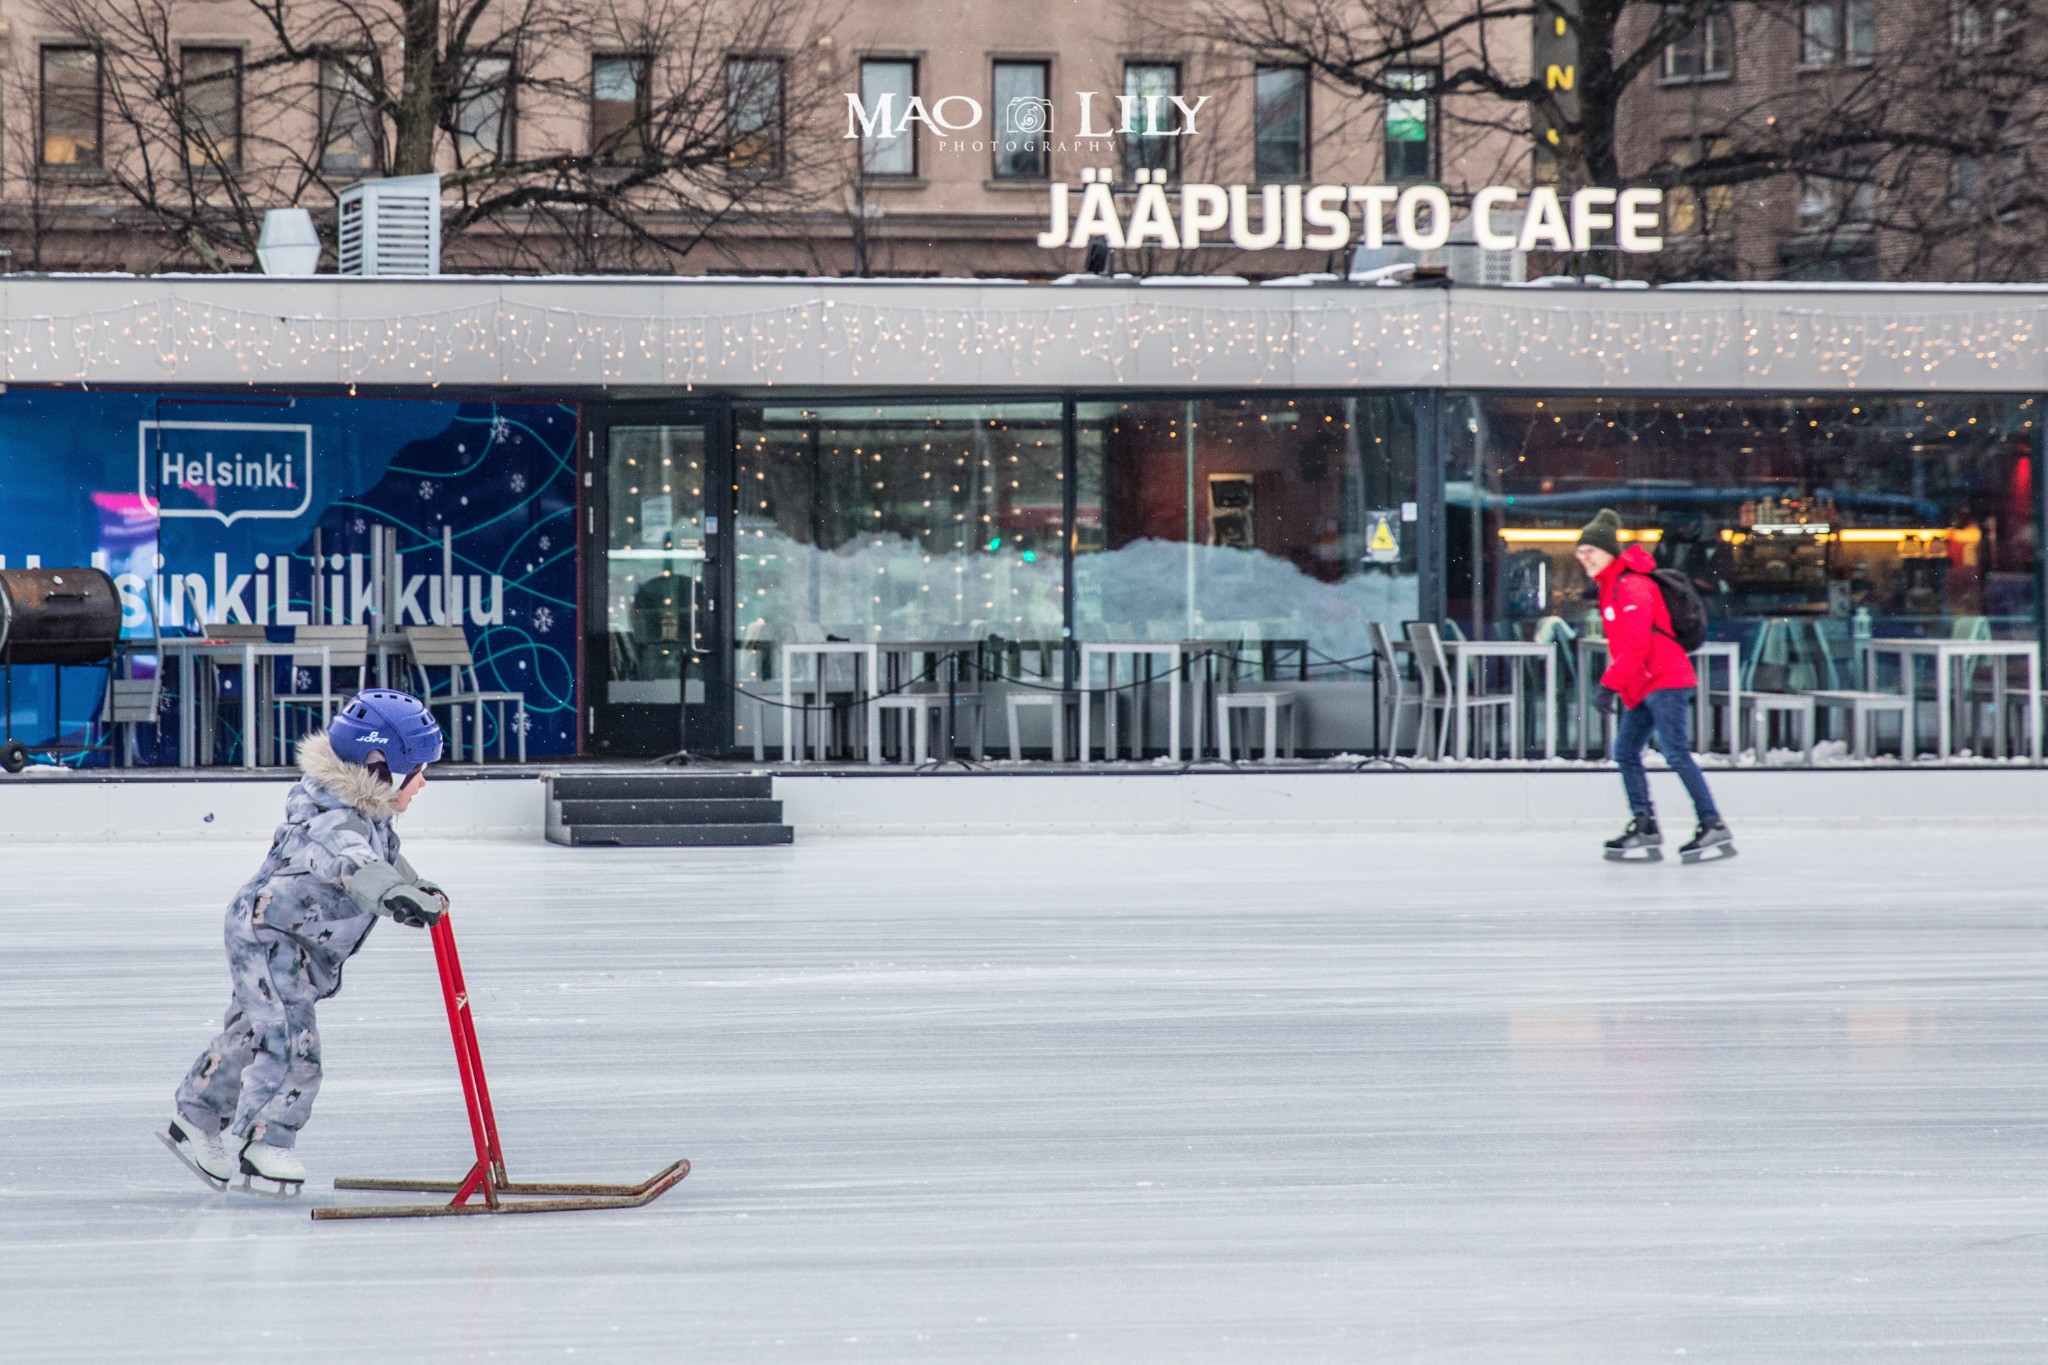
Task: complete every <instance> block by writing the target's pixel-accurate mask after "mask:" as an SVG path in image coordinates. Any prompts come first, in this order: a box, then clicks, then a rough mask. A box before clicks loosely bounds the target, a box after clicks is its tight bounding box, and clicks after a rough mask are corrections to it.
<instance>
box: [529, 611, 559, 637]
mask: <svg viewBox="0 0 2048 1365" xmlns="http://www.w3.org/2000/svg"><path fill="white" fill-rule="evenodd" d="M533 628H534V629H535V630H537V631H539V632H540V633H541V634H543V635H546V634H547V633H548V632H550V631H552V630H553V629H554V628H555V614H554V613H553V612H551V611H549V610H548V609H547V608H546V607H535V608H534V609H533Z"/></svg>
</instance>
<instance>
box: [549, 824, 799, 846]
mask: <svg viewBox="0 0 2048 1365" xmlns="http://www.w3.org/2000/svg"><path fill="white" fill-rule="evenodd" d="M548 839H549V840H550V841H551V842H553V843H557V844H568V845H570V846H571V847H575V848H590V847H593V846H595V847H615V848H740V847H751V846H760V845H766V844H789V843H794V842H796V832H795V831H794V830H793V829H791V828H790V827H789V826H788V825H570V826H567V827H566V828H560V829H550V830H549V831H548Z"/></svg>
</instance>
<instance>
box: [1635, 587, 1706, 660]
mask: <svg viewBox="0 0 2048 1365" xmlns="http://www.w3.org/2000/svg"><path fill="white" fill-rule="evenodd" d="M1628 572H1630V573H1634V574H1640V573H1642V570H1640V569H1630V570H1629V571H1628ZM1643 576H1644V577H1645V578H1648V579H1649V580H1650V581H1651V582H1653V583H1655V584H1656V585H1657V591H1659V592H1661V593H1663V594H1664V610H1665V611H1666V612H1668V613H1669V614H1670V616H1671V638H1672V639H1674V640H1676V641H1678V647H1679V648H1680V649H1682V650H1684V651H1685V652H1686V653H1688V654H1690V653H1692V652H1693V651H1694V650H1696V649H1698V648H1699V647H1700V646H1701V645H1703V644H1705V643H1706V642H1707V604H1706V603H1705V602H1703V601H1701V600H1700V595H1699V593H1698V592H1697V591H1696V590H1695V589H1694V588H1693V585H1692V580H1691V579H1690V578H1687V577H1686V576H1685V574H1684V573H1683V572H1681V571H1680V570H1677V569H1655V570H1652V571H1651V572H1650V573H1648V574H1643Z"/></svg>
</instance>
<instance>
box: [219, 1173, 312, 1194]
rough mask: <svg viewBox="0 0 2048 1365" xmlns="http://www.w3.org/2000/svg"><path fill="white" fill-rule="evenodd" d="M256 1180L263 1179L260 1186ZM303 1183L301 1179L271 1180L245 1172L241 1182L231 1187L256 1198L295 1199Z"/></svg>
mask: <svg viewBox="0 0 2048 1365" xmlns="http://www.w3.org/2000/svg"><path fill="white" fill-rule="evenodd" d="M258 1180H261V1181H263V1185H262V1186H259V1185H257V1184H256V1183H255V1182H256V1181H258ZM305 1183H306V1182H305V1181H303V1180H271V1179H268V1178H267V1177H265V1176H260V1175H246V1174H245V1175H243V1177H242V1183H241V1184H239V1185H235V1186H232V1187H231V1188H232V1189H233V1190H234V1192H235V1193H236V1194H249V1195H254V1196H255V1197H256V1198H258V1199H297V1198H298V1197H299V1191H300V1190H301V1189H302V1188H304V1186H305ZM263 1186H268V1187H269V1188H268V1189H266V1188H264V1187H263Z"/></svg>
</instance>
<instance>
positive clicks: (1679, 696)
mask: <svg viewBox="0 0 2048 1365" xmlns="http://www.w3.org/2000/svg"><path fill="white" fill-rule="evenodd" d="M1652 734H1655V735H1656V737H1657V748H1658V750H1659V751H1660V752H1661V753H1662V754H1663V755H1664V761H1665V762H1666V763H1668V764H1670V765H1671V771H1672V772H1675V773H1677V774H1678V780H1679V781H1681V782H1683V783H1684V784H1685V790H1686V792H1687V794H1688V795H1690V796H1691V797H1692V808H1693V810H1694V812H1695V813H1696V814H1697V815H1698V816H1699V818H1700V821H1701V822H1702V823H1705V822H1706V821H1708V820H1718V819H1720V818H1721V816H1720V812H1719V811H1717V810H1715V809H1714V794H1713V793H1712V792H1710V791H1708V790H1707V779H1706V777H1705V775H1704V774H1702V773H1701V772H1700V765H1699V764H1697V763H1695V762H1694V761H1693V757H1692V689H1691V688H1689V687H1662V688H1659V689H1657V690H1656V691H1655V692H1652V693H1650V694H1649V695H1648V696H1646V697H1644V698H1643V704H1642V705H1641V706H1631V707H1629V708H1628V709H1627V710H1626V711H1623V712H1622V713H1621V720H1620V721H1619V722H1618V723H1617V724H1616V725H1615V727H1614V761H1615V762H1616V763H1617V764H1619V765H1620V767H1621V785H1622V786H1623V787H1624V788H1625V789H1627V791H1628V808H1629V810H1630V811H1631V812H1633V813H1634V814H1636V815H1654V814H1656V811H1655V810H1654V809H1653V808H1652V807H1651V805H1650V779H1649V777H1648V775H1646V774H1645V773H1644V772H1643V746H1644V745H1645V744H1648V743H1649V742H1650V736H1651V735H1652Z"/></svg>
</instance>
